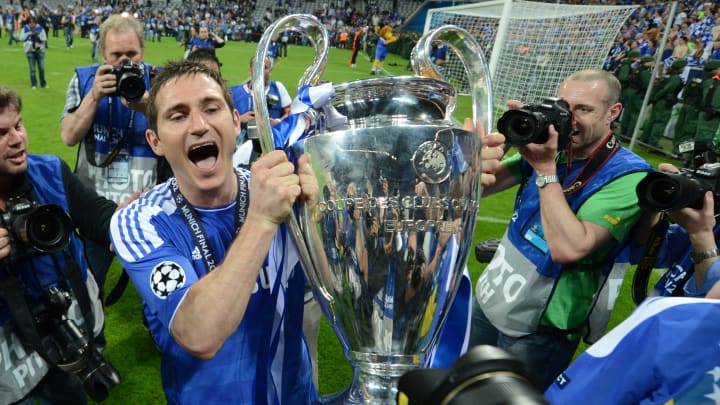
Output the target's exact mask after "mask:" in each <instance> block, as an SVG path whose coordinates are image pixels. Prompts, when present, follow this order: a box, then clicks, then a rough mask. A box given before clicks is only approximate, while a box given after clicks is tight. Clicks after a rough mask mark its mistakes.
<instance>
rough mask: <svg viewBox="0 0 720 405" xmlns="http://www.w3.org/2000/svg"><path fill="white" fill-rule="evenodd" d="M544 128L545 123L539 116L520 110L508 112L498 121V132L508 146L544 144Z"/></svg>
mask: <svg viewBox="0 0 720 405" xmlns="http://www.w3.org/2000/svg"><path fill="white" fill-rule="evenodd" d="M546 128H547V123H546V121H545V119H544V118H543V117H542V116H541V115H538V114H536V113H533V112H530V111H526V110H522V109H520V110H508V111H506V112H505V114H503V115H502V117H500V119H499V120H498V130H499V131H500V132H501V133H502V134H503V135H505V140H506V143H507V144H508V145H510V146H522V145H527V144H529V143H545V142H547V131H546ZM543 135H544V136H543Z"/></svg>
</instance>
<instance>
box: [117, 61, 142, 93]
mask: <svg viewBox="0 0 720 405" xmlns="http://www.w3.org/2000/svg"><path fill="white" fill-rule="evenodd" d="M110 73H111V74H113V75H115V78H116V79H117V91H116V92H115V95H117V96H121V97H123V98H125V99H126V100H127V101H129V102H131V103H132V102H135V101H138V100H140V99H141V98H142V96H143V94H145V77H144V75H143V68H142V66H141V65H139V64H136V63H132V61H131V60H130V59H123V61H122V62H120V65H118V66H115V67H113V68H112V70H111V71H110Z"/></svg>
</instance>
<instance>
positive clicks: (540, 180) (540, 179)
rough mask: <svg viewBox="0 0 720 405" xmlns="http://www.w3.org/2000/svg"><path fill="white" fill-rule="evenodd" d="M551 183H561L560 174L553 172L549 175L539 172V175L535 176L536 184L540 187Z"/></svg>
mask: <svg viewBox="0 0 720 405" xmlns="http://www.w3.org/2000/svg"><path fill="white" fill-rule="evenodd" d="M550 183H560V180H559V179H558V176H557V175H556V174H551V175H549V176H544V175H542V174H538V175H537V177H535V185H536V186H537V187H538V188H543V187H545V186H547V185H548V184H550Z"/></svg>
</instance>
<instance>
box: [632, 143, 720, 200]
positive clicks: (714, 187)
mask: <svg viewBox="0 0 720 405" xmlns="http://www.w3.org/2000/svg"><path fill="white" fill-rule="evenodd" d="M686 148H687V147H686ZM713 148H714V146H713V145H712V144H710V145H707V144H705V143H700V142H695V146H694V147H693V149H692V150H690V149H686V150H685V151H686V152H695V153H696V156H704V157H705V159H709V160H711V161H706V162H705V163H702V164H700V165H699V166H698V167H697V168H691V169H680V172H679V173H662V172H650V173H648V174H647V176H645V178H644V179H642V180H641V181H640V183H638V185H637V187H636V189H635V191H636V193H637V197H638V205H639V206H640V207H641V208H643V209H645V210H647V211H651V212H663V211H673V210H677V209H680V208H684V207H690V208H695V209H700V208H702V205H703V199H704V197H705V193H706V192H707V191H712V193H713V197H714V201H715V214H720V163H718V162H716V161H715V160H716V159H715V153H714V150H713ZM703 149H708V150H705V151H703Z"/></svg>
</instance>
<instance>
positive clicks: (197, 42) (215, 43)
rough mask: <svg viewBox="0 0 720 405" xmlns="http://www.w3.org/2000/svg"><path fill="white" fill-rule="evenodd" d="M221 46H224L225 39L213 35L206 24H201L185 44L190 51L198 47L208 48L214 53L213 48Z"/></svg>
mask: <svg viewBox="0 0 720 405" xmlns="http://www.w3.org/2000/svg"><path fill="white" fill-rule="evenodd" d="M223 46H225V40H224V39H222V38H220V37H219V36H217V35H215V33H214V32H210V31H209V30H208V27H207V25H201V26H200V28H199V29H198V35H197V36H195V37H192V38H190V41H188V44H187V47H188V49H189V50H190V52H192V51H194V50H196V49H198V48H210V49H212V51H213V53H215V49H217V48H222V47H223Z"/></svg>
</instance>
